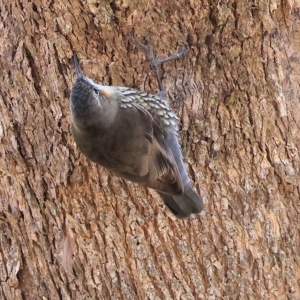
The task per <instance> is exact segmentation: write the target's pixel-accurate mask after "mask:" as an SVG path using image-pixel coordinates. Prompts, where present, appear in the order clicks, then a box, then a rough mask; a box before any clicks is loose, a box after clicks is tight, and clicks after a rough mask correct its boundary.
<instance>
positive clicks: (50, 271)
mask: <svg viewBox="0 0 300 300" xmlns="http://www.w3.org/2000/svg"><path fill="white" fill-rule="evenodd" d="M0 11H1V16H0V18H1V21H0V28H1V35H0V70H1V71H0V75H1V87H0V137H1V144H0V153H1V158H0V171H1V178H0V182H1V191H0V223H1V243H0V256H1V260H0V261H1V263H0V278H1V284H0V298H1V299H40V298H42V297H45V299H299V294H300V288H299V282H300V274H299V269H300V268H299V263H300V256H299V254H300V253H299V249H300V247H299V213H300V209H299V162H300V159H299V149H300V140H299V139H300V138H299V136H300V135H299V129H300V114H299V111H300V103H299V96H298V95H299V89H300V88H299V78H300V77H299V50H300V43H299V41H300V39H299V28H300V21H299V19H300V18H299V17H300V13H299V12H300V3H299V1H294V2H291V1H276V0H275V1H272V2H268V1H265V0H263V1H259V2H257V3H254V2H246V1H221V2H220V1H210V2H205V1H202V2H198V1H184V0H179V1H174V2H172V5H170V2H169V1H159V3H157V1H130V2H129V1H128V2H127V1H113V2H108V1H105V2H103V3H101V4H100V3H96V1H95V2H93V1H88V2H84V1H82V2H71V1H70V2H69V3H68V2H62V1H54V2H51V3H48V2H47V1H41V2H37V1H35V0H34V1H33V2H25V1H22V2H18V1H8V0H4V1H2V2H1V3H0ZM132 32H134V33H135V35H136V36H137V38H139V39H141V40H142V39H143V38H144V37H146V36H148V35H150V40H151V44H152V46H153V47H154V49H155V52H156V53H157V54H158V55H159V56H164V55H165V56H166V55H169V54H170V53H172V52H173V51H174V50H175V49H176V48H177V49H179V45H181V44H183V43H184V44H186V45H187V46H188V48H189V51H188V53H187V54H186V55H185V56H184V57H183V58H182V59H181V60H180V61H176V62H172V63H169V64H166V65H165V66H164V68H163V69H164V84H165V86H166V88H167V89H168V90H169V94H170V98H171V101H170V102H171V106H172V107H173V108H174V110H175V111H176V112H177V113H178V114H179V115H180V117H181V128H182V130H181V133H180V134H181V143H182V147H183V149H184V153H185V157H186V162H187V163H188V165H189V172H190V176H191V178H192V179H193V180H194V182H195V186H196V188H197V189H198V191H200V194H201V195H202V196H203V198H204V199H205V202H206V210H205V212H204V213H203V214H202V215H201V216H194V217H192V218H190V219H188V220H186V221H180V220H177V219H175V218H174V217H173V216H172V215H171V213H169V212H168V211H167V210H166V209H165V208H164V206H163V204H162V203H161V201H160V200H159V198H158V197H157V196H156V195H155V194H154V192H152V191H150V190H149V191H148V190H144V189H141V188H140V187H138V186H137V185H134V184H132V183H128V182H125V181H123V180H120V179H118V178H116V177H114V176H112V175H111V174H110V173H109V172H107V171H106V170H104V169H102V168H100V167H97V166H95V165H94V164H92V163H90V162H88V161H87V160H86V159H85V157H84V156H83V155H81V154H80V153H79V151H78V149H76V147H75V145H74V141H73V139H72V137H71V135H70V131H69V125H70V111H69V100H68V97H69V91H70V88H71V86H72V80H73V78H74V68H73V65H72V63H71V57H72V55H73V50H74V52H76V53H77V55H78V56H79V58H80V59H81V65H82V67H83V69H84V71H85V73H86V74H87V75H88V76H89V77H91V78H93V79H94V80H95V81H97V82H102V83H105V84H111V83H112V84H114V85H124V86H129V87H134V88H138V89H141V90H146V91H148V92H152V93H156V82H155V79H154V78H153V77H152V73H151V70H150V67H149V65H148V62H147V60H146V58H145V55H144V52H143V51H141V50H140V49H138V48H137V47H136V46H135V45H134V43H132V41H131V35H132ZM62 254H64V256H63V257H62ZM72 254H73V264H72V266H71V264H70V262H69V260H70V259H72ZM63 265H65V266H67V267H68V266H69V267H70V270H69V271H68V272H67V271H65V269H64V267H63Z"/></svg>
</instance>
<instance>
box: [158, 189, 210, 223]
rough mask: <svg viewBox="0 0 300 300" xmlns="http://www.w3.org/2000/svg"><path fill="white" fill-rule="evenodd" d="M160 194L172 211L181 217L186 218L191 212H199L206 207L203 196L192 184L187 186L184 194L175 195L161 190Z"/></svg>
mask: <svg viewBox="0 0 300 300" xmlns="http://www.w3.org/2000/svg"><path fill="white" fill-rule="evenodd" d="M158 194H159V196H160V197H161V198H162V199H163V201H164V203H165V204H166V205H167V207H168V208H169V209H170V210H171V212H172V213H173V214H174V215H175V216H176V217H177V218H179V219H185V218H187V217H189V216H190V215H191V214H198V213H200V212H201V211H202V210H203V209H204V203H203V200H202V198H201V196H199V195H198V193H197V192H196V191H195V190H194V189H193V188H192V187H191V185H190V184H188V185H186V186H185V188H184V194H183V195H179V196H174V195H170V194H165V193H161V192H159V193H158Z"/></svg>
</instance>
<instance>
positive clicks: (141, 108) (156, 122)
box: [71, 58, 203, 218]
mask: <svg viewBox="0 0 300 300" xmlns="http://www.w3.org/2000/svg"><path fill="white" fill-rule="evenodd" d="M75 67H76V73H77V76H76V80H75V83H74V85H73V89H72V92H71V111H72V121H73V125H72V134H73V136H74V139H75V142H76V144H77V146H78V148H79V149H80V150H81V152H82V153H83V154H84V155H85V156H86V157H87V158H88V159H89V160H91V161H93V162H95V163H97V164H99V165H101V166H103V167H105V168H107V169H109V170H110V171H112V172H113V173H115V174H116V175H117V176H120V177H122V178H125V179H127V180H130V181H133V182H136V183H138V184H141V185H143V186H146V187H149V188H152V189H155V190H157V192H158V193H159V195H160V196H161V198H162V199H163V200H164V202H165V204H166V205H167V206H168V207H169V208H170V210H171V211H172V212H173V213H174V214H175V215H176V216H177V217H178V218H186V217H188V216H189V215H190V214H192V213H199V212H201V211H202V209H203V201H202V198H201V197H200V196H199V195H198V194H197V193H196V192H195V191H194V190H193V189H192V187H191V185H190V183H189V179H188V175H187V171H186V168H185V166H184V163H183V160H182V155H181V149H180V146H179V143H178V136H177V117H176V116H175V115H174V113H173V112H172V110H171V109H170V108H169V107H168V106H167V104H166V103H165V102H164V101H163V100H162V99H160V98H159V97H157V96H153V95H150V94H147V93H144V92H139V91H137V90H134V89H129V88H125V87H111V86H102V85H99V84H96V83H94V82H93V81H92V80H91V79H89V78H87V77H85V76H84V75H83V74H82V72H81V70H80V68H79V65H78V62H77V60H76V58H75Z"/></svg>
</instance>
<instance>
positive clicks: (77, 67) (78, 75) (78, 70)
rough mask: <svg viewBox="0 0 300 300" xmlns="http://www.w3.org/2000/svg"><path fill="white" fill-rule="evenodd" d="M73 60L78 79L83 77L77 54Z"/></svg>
mask: <svg viewBox="0 0 300 300" xmlns="http://www.w3.org/2000/svg"><path fill="white" fill-rule="evenodd" d="M73 60H74V65H75V70H76V76H77V78H80V77H83V73H82V71H81V69H80V66H79V63H78V60H77V57H76V55H75V54H74V56H73Z"/></svg>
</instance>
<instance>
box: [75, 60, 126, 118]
mask: <svg viewBox="0 0 300 300" xmlns="http://www.w3.org/2000/svg"><path fill="white" fill-rule="evenodd" d="M74 64H75V70H76V79H75V82H74V84H73V88H72V91H71V110H72V115H73V119H74V118H77V119H78V118H84V119H85V120H86V122H88V121H87V119H90V121H89V122H95V121H96V120H97V121H99V120H100V121H101V120H102V121H103V123H105V124H109V123H110V122H112V121H113V120H114V118H115V115H116V113H117V111H118V106H119V104H120V103H121V95H120V92H119V91H118V90H117V89H116V88H115V87H113V86H105V85H100V84H97V83H95V82H94V81H93V80H92V79H90V78H88V77H86V76H85V75H84V74H83V72H82V71H81V69H80V66H79V63H78V60H77V58H76V56H74Z"/></svg>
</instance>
